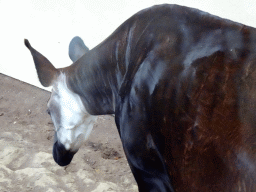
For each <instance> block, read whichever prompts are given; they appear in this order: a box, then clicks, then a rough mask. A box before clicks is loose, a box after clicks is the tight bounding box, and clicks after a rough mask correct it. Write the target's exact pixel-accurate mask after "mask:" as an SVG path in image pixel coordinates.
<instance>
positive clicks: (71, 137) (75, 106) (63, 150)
mask: <svg viewBox="0 0 256 192" xmlns="http://www.w3.org/2000/svg"><path fill="white" fill-rule="evenodd" d="M25 45H26V47H27V48H28V49H29V50H30V52H31V54H32V56H33V59H34V63H35V66H36V70H37V74H38V77H39V80H40V82H41V84H42V85H43V86H44V87H48V86H52V87H53V88H52V94H51V97H50V99H49V102H48V104H47V107H48V109H47V112H48V114H49V115H50V116H51V118H52V121H53V124H54V127H55V136H54V146H53V157H54V160H55V161H56V163H58V164H59V165H60V166H65V165H68V164H69V163H70V162H71V160H72V158H73V156H74V154H75V153H76V152H77V151H78V149H79V147H80V146H81V145H82V144H83V142H84V141H85V140H86V139H87V137H88V136H89V134H90V132H91V130H92V128H93V122H94V121H95V120H96V118H97V117H96V116H91V115H90V114H89V113H88V112H87V111H86V109H85V107H84V105H83V103H82V101H81V98H80V96H79V95H78V94H76V93H74V92H73V91H71V89H70V88H69V85H68V82H67V75H66V73H65V70H63V69H56V68H55V67H54V66H53V65H52V64H51V62H50V61H49V60H48V59H47V58H46V57H44V56H43V55H42V54H40V53H39V52H38V51H36V50H35V49H34V48H33V47H32V46H31V45H30V43H29V41H28V40H27V39H25ZM88 51H89V49H88V48H87V47H86V46H85V45H84V43H83V41H82V39H81V38H80V37H74V38H73V39H72V41H71V42H70V45H69V56H70V58H71V60H72V61H73V62H75V61H77V60H78V59H79V58H80V57H82V56H83V55H84V54H85V53H86V52H88Z"/></svg>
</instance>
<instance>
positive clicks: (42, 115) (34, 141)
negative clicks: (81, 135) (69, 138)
mask: <svg viewBox="0 0 256 192" xmlns="http://www.w3.org/2000/svg"><path fill="white" fill-rule="evenodd" d="M49 97H50V93H49V92H47V91H44V90H42V89H39V88H37V87H34V86H31V85H28V84H26V83H24V82H20V81H18V80H15V79H13V78H10V77H8V76H5V75H3V74H0V191H1V192H20V191H36V192H55V191H56V192H69V191H70V192H75V191H78V192H80V191H89V192H110V191H117V192H126V191H129V192H135V191H138V189H137V185H136V183H135V181H134V178H133V176H132V174H131V171H130V168H129V167H128V164H127V161H126V158H125V155H124V153H123V150H122V146H121V142H120V139H119V135H118V132H117V129H116V127H115V123H114V119H113V117H110V116H100V117H99V118H98V121H97V123H96V124H95V125H94V129H93V131H92V134H91V135H90V137H89V139H88V141H87V142H86V143H85V144H84V145H83V146H82V147H81V148H80V150H79V151H78V153H77V154H76V155H75V156H74V158H73V160H72V162H71V164H70V165H68V166H66V167H60V166H58V165H57V164H56V163H55V162H54V160H53V157H52V144H53V134H54V132H53V124H52V121H51V119H50V117H49V115H48V114H47V113H46V103H47V101H48V99H49Z"/></svg>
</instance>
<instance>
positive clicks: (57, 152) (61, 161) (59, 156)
mask: <svg viewBox="0 0 256 192" xmlns="http://www.w3.org/2000/svg"><path fill="white" fill-rule="evenodd" d="M76 152H77V151H76ZM76 152H72V151H67V150H66V149H65V147H64V145H63V144H61V143H59V142H58V141H56V142H55V143H54V145H53V151H52V153H53V158H54V160H55V162H56V163H57V164H58V165H60V166H66V165H68V164H69V163H70V162H71V161H72V159H73V157H74V155H75V154H76Z"/></svg>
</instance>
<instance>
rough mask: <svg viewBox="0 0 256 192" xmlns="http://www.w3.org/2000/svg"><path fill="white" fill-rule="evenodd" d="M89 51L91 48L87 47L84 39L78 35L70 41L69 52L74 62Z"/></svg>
mask: <svg viewBox="0 0 256 192" xmlns="http://www.w3.org/2000/svg"><path fill="white" fill-rule="evenodd" d="M88 51H89V48H88V47H86V45H85V44H84V41H83V40H82V39H81V38H80V37H78V36H76V37H74V38H73V39H72V40H71V41H70V43H69V51H68V54H69V57H70V59H71V60H72V61H73V62H76V61H77V60H78V59H80V58H81V57H82V56H83V55H84V54H85V53H86V52H88Z"/></svg>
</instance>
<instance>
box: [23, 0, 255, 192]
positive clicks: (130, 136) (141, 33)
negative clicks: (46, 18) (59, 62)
mask: <svg viewBox="0 0 256 192" xmlns="http://www.w3.org/2000/svg"><path fill="white" fill-rule="evenodd" d="M25 45H26V46H27V48H28V49H29V50H30V51H31V54H32V56H33V59H34V63H35V66H36V69H37V73H38V77H39V80H40V82H41V84H42V85H43V86H46V87H47V86H53V89H52V95H51V98H50V100H49V102H48V112H49V114H50V115H51V118H52V120H53V123H54V126H55V141H54V146H53V157H54V160H55V161H56V163H58V164H59V165H60V166H65V165H68V164H69V163H70V162H71V160H72V158H73V156H74V154H75V153H76V152H77V151H78V149H79V147H80V146H81V145H82V144H83V143H84V141H85V139H86V138H87V137H88V136H89V134H90V131H91V130H92V127H93V123H94V122H95V120H96V118H97V115H104V114H113V115H114V116H115V122H116V126H117V129H118V131H119V134H120V138H121V141H122V144H123V149H124V151H125V154H126V157H127V160H128V162H129V165H130V168H131V170H132V173H133V175H134V177H135V179H136V181H137V184H138V188H139V191H141V192H142V191H143V192H145V191H147V192H153V191H161V192H165V191H180V192H185V191H191V192H202V191H205V192H209V191H216V192H219V191H224V192H227V191H229V192H231V191H232V192H239V191H256V170H255V169H256V30H255V28H252V27H249V26H245V25H243V24H239V23H236V22H233V21H229V20H226V19H222V18H219V17H217V16H213V15H210V14H208V13H205V12H203V11H200V10H197V9H192V8H188V7H183V6H178V5H158V6H153V7H150V8H147V9H145V10H142V11H140V12H138V13H137V14H135V15H133V16H132V17H131V18H129V19H128V20H127V21H125V22H124V23H123V24H122V25H121V26H120V27H118V28H117V29H116V31H114V32H113V33H112V34H111V35H110V36H109V37H108V38H107V39H106V40H104V41H103V42H102V43H100V44H99V45H98V46H96V47H95V48H93V49H92V50H89V49H88V48H87V47H86V46H85V45H84V43H83V41H82V40H81V39H80V38H79V37H75V38H74V39H73V40H72V41H71V43H70V50H69V54H70V58H71V59H72V61H73V62H74V63H73V64H72V65H70V66H68V67H66V68H60V69H56V68H55V67H54V66H53V65H52V64H51V63H50V61H48V59H47V58H46V57H44V56H43V55H41V54H40V53H39V52H37V51H36V50H35V49H34V48H33V47H32V46H31V45H30V43H29V41H28V40H25Z"/></svg>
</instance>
